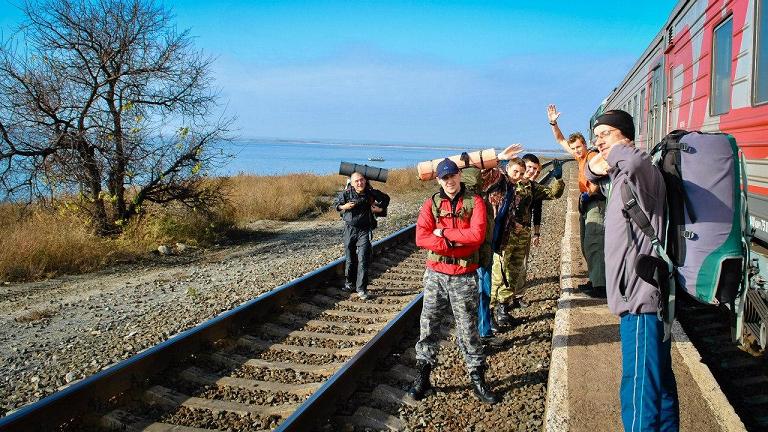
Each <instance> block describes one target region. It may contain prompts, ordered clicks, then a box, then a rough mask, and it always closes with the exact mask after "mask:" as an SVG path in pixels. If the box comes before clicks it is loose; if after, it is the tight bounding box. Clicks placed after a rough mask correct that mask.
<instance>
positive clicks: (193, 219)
mask: <svg viewBox="0 0 768 432" xmlns="http://www.w3.org/2000/svg"><path fill="white" fill-rule="evenodd" d="M226 181H227V187H226V188H225V190H226V191H227V192H226V194H227V196H226V197H225V200H224V201H225V204H222V205H219V206H217V207H216V208H214V209H211V211H208V212H205V213H204V212H196V211H193V210H190V209H188V208H185V207H179V206H172V205H169V206H164V207H160V206H152V205H146V206H144V213H143V214H142V216H141V218H139V219H137V220H135V221H133V222H132V223H131V224H130V225H129V226H127V227H125V230H124V232H123V233H122V235H120V236H119V237H116V238H104V237H99V236H97V235H95V234H94V233H93V231H92V230H91V229H90V228H89V226H90V225H89V223H88V219H87V217H84V216H83V215H82V214H79V213H76V212H73V211H70V210H66V206H62V207H60V208H56V209H49V208H43V207H40V206H37V207H36V206H30V207H24V206H19V205H15V204H9V203H5V204H0V280H2V281H27V280H35V279H42V278H48V277H52V276H55V275H59V274H75V273H83V272H88V271H92V270H95V269H98V268H101V267H104V266H106V265H109V264H114V263H117V262H125V261H133V260H136V259H138V258H140V257H142V256H146V255H147V254H148V253H149V252H151V251H153V250H155V249H156V248H157V246H158V245H160V244H166V245H167V244H173V243H175V242H182V243H187V244H191V245H206V244H211V243H213V242H215V241H217V240H218V239H219V238H220V237H221V236H222V235H226V233H227V232H228V231H229V230H230V229H231V228H232V227H234V226H240V227H242V226H245V225H246V224H247V223H249V222H253V221H256V220H260V219H272V220H284V221H287V220H297V219H300V218H303V217H309V216H311V217H315V216H318V215H321V214H323V213H324V212H327V211H328V210H329V209H330V207H331V203H332V202H333V198H334V197H335V195H336V194H337V193H338V191H340V190H341V189H342V188H343V187H344V185H345V182H346V178H345V177H343V176H339V175H326V176H318V175H312V174H293V175H284V176H246V175H240V176H235V177H231V178H228V179H226ZM374 187H376V188H377V189H381V190H383V191H385V192H386V193H388V194H389V195H390V196H392V197H393V200H397V195H398V194H401V193H408V192H414V191H422V190H424V191H426V190H432V189H434V182H421V181H419V180H418V179H417V177H416V172H415V170H405V169H401V170H391V171H390V172H389V178H388V181H387V183H383V184H382V183H374ZM331 213H333V215H334V216H335V212H331Z"/></svg>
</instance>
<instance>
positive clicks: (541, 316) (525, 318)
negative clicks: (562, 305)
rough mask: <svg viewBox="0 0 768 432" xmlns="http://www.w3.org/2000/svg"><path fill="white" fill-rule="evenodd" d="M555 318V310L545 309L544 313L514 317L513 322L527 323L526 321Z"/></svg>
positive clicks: (518, 323)
mask: <svg viewBox="0 0 768 432" xmlns="http://www.w3.org/2000/svg"><path fill="white" fill-rule="evenodd" d="M554 318H555V312H554V311H547V312H544V313H540V314H538V315H533V316H523V317H520V318H515V323H516V324H517V325H522V324H527V323H533V322H536V321H542V320H551V319H554Z"/></svg>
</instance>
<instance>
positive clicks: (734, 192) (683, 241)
mask: <svg viewBox="0 0 768 432" xmlns="http://www.w3.org/2000/svg"><path fill="white" fill-rule="evenodd" d="M651 156H652V158H653V160H654V164H655V165H656V166H657V167H658V168H659V170H660V171H661V174H662V176H663V177H664V183H665V185H666V192H667V215H666V216H667V218H666V219H667V224H666V235H665V236H657V233H656V232H654V230H653V228H652V227H651V225H650V223H649V222H648V218H647V217H646V216H645V214H644V213H643V211H642V209H640V207H639V205H637V200H636V199H635V194H634V191H633V190H632V186H631V185H629V184H625V185H622V187H621V195H622V201H623V202H624V212H625V217H626V218H627V223H629V221H630V220H631V221H632V222H633V223H636V224H637V225H638V226H639V227H640V228H641V229H642V230H643V232H644V233H645V235H647V236H648V237H649V238H650V239H651V242H652V244H653V245H654V249H655V251H656V254H657V255H658V258H656V257H648V256H641V257H640V258H639V259H638V262H637V263H636V265H637V269H638V274H639V275H640V277H641V278H643V279H644V280H646V281H648V282H650V283H653V284H654V285H657V284H658V285H657V286H658V287H659V288H660V290H661V294H662V295H661V296H660V301H661V302H662V303H663V304H662V305H661V306H662V307H661V308H659V310H660V314H663V315H664V316H663V319H664V321H666V322H667V323H668V324H670V325H671V322H672V319H674V299H675V288H680V289H682V290H685V291H686V292H687V293H688V294H690V295H691V297H693V298H695V299H696V300H698V301H700V302H703V303H708V304H719V303H732V302H734V301H735V300H736V299H737V298H739V297H740V296H742V295H743V293H744V290H745V289H746V287H747V270H746V269H747V265H748V264H749V263H748V259H747V258H748V253H749V247H748V242H747V237H748V235H747V234H748V233H747V230H748V229H749V222H748V220H747V217H746V215H747V211H746V195H745V193H746V190H747V182H746V176H745V175H744V173H743V167H742V162H741V161H740V159H739V150H738V147H737V145H736V140H735V139H734V138H733V136H731V135H728V134H720V133H701V132H687V131H682V130H676V131H673V132H671V133H669V134H668V135H667V136H666V137H664V138H663V139H662V140H661V142H659V143H658V144H657V145H656V146H655V147H654V148H653V149H652V150H651ZM659 259H661V260H662V261H663V265H660V264H659ZM660 318H662V317H661V316H660Z"/></svg>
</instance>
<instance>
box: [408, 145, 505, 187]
mask: <svg viewBox="0 0 768 432" xmlns="http://www.w3.org/2000/svg"><path fill="white" fill-rule="evenodd" d="M464 155H466V156H464ZM443 159H445V158H440V159H433V160H431V161H425V162H419V164H418V165H416V171H418V173H419V180H432V179H433V178H435V177H436V175H437V174H436V172H437V164H439V163H440V162H441V161H442V160H443ZM448 159H450V160H452V161H454V162H456V165H458V166H459V169H464V168H468V167H470V166H474V167H475V168H479V169H487V168H496V166H497V165H498V164H499V159H498V157H496V150H494V149H487V150H478V151H474V152H471V153H462V154H458V155H454V156H449V157H448Z"/></svg>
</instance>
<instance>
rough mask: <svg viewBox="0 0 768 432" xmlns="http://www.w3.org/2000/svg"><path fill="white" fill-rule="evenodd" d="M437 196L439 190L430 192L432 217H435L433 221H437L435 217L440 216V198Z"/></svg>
mask: <svg viewBox="0 0 768 432" xmlns="http://www.w3.org/2000/svg"><path fill="white" fill-rule="evenodd" d="M439 197H440V192H435V193H434V194H432V217H434V218H435V221H437V219H438V218H439V216H440V201H441V200H440V199H439Z"/></svg>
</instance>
